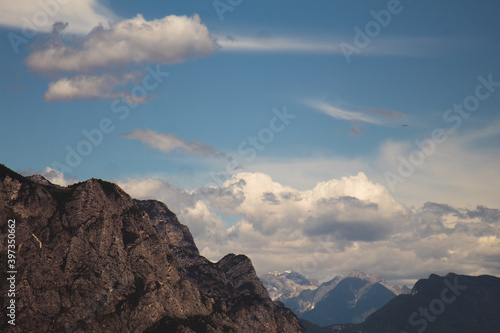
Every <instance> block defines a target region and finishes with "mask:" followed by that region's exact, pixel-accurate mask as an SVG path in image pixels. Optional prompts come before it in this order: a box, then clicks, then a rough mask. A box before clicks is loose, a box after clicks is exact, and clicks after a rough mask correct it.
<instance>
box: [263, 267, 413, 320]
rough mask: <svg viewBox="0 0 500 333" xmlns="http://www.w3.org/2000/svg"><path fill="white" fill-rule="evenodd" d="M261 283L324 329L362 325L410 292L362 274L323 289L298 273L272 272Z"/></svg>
mask: <svg viewBox="0 0 500 333" xmlns="http://www.w3.org/2000/svg"><path fill="white" fill-rule="evenodd" d="M290 276H291V277H293V278H290ZM261 280H262V281H263V283H264V285H265V287H266V288H267V289H268V290H269V291H270V295H271V297H274V298H273V299H275V300H279V301H281V302H283V303H284V304H285V305H286V306H287V307H289V308H290V309H292V310H293V311H294V312H295V313H296V314H297V315H298V316H299V317H300V318H302V319H306V320H308V321H310V322H311V323H312V324H316V325H320V326H326V325H331V324H341V323H356V322H361V321H363V320H364V319H365V318H366V317H367V316H368V315H369V314H371V313H372V312H374V311H376V310H377V309H379V308H380V307H382V306H383V305H385V304H386V303H387V302H388V301H389V300H390V299H392V298H393V297H394V296H396V294H397V293H398V292H400V291H405V289H408V288H407V287H406V286H403V287H401V288H399V287H390V286H388V285H387V283H386V282H385V280H384V279H383V278H382V277H380V276H376V275H371V274H366V273H363V272H359V271H352V272H351V273H349V274H348V275H347V276H336V277H335V278H333V279H332V280H330V281H327V282H325V283H322V284H321V285H320V286H317V285H316V286H315V285H314V284H313V283H311V282H310V281H309V280H308V279H307V278H305V277H304V276H302V275H300V274H299V273H296V272H284V273H277V272H275V273H269V274H265V275H263V276H261ZM408 291H409V289H408Z"/></svg>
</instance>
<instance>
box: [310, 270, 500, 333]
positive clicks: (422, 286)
mask: <svg viewBox="0 0 500 333" xmlns="http://www.w3.org/2000/svg"><path fill="white" fill-rule="evenodd" d="M499 314H500V278H498V277H494V276H490V275H481V276H467V275H457V274H454V273H449V274H447V275H446V276H438V275H435V274H431V275H430V276H429V278H428V279H421V280H419V281H418V282H417V283H416V284H415V286H414V287H413V289H412V291H411V294H410V295H399V296H396V297H394V298H393V299H392V300H391V301H389V303H387V304H386V305H385V306H384V307H382V308H381V309H379V310H378V311H376V312H374V313H373V314H371V315H370V316H369V317H368V318H367V319H366V320H365V321H364V322H363V323H360V324H357V325H352V324H350V325H334V326H331V327H326V328H318V327H311V328H312V329H311V330H310V331H309V332H310V333H313V332H318V333H324V332H325V333H326V332H332V333H333V332H335V333H379V332H383V333H417V332H418V333H423V332H425V333H442V332H453V333H471V332H481V333H498V332H500V316H499ZM304 325H309V323H306V322H304Z"/></svg>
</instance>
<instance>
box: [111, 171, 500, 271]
mask: <svg viewBox="0 0 500 333" xmlns="http://www.w3.org/2000/svg"><path fill="white" fill-rule="evenodd" d="M120 186H122V187H123V188H124V189H125V190H126V191H127V192H129V193H130V194H131V195H132V196H135V197H137V196H139V197H140V198H146V197H147V198H157V199H160V200H164V201H165V203H166V204H167V205H169V207H171V209H172V210H173V211H174V212H175V213H176V214H177V215H178V217H179V220H180V221H181V222H182V223H184V224H186V225H188V227H190V228H191V230H192V231H193V235H194V237H195V241H196V243H197V245H198V247H199V248H200V250H201V251H202V254H204V255H206V256H207V257H208V258H209V259H211V260H218V259H220V258H221V257H222V256H223V255H225V254H226V253H229V252H233V253H245V254H247V255H249V256H250V258H251V259H252V261H253V262H254V264H255V265H256V268H257V271H258V272H259V273H264V272H266V271H270V270H285V269H290V268H294V269H296V270H299V271H301V272H302V273H305V274H306V275H309V276H312V277H317V278H319V279H326V278H331V277H333V276H334V275H336V274H346V273H347V272H349V271H351V270H352V269H360V270H363V271H367V272H372V273H376V274H380V275H382V276H384V277H386V278H388V279H389V280H392V281H408V280H414V279H416V278H420V277H425V276H427V275H428V274H430V273H431V272H437V273H446V272H448V271H455V272H459V273H464V274H485V273H487V274H500V267H499V266H498V264H495V261H494V260H497V259H500V247H499V245H500V240H499V239H498V237H497V236H496V235H498V234H499V232H500V224H499V222H500V221H499V220H500V210H497V209H488V208H486V207H482V206H480V207H475V208H473V209H469V210H467V209H463V208H462V209H458V208H454V207H452V206H448V205H443V204H434V203H428V204H426V205H423V206H421V207H420V208H419V209H417V210H416V211H415V212H412V211H410V210H408V209H407V208H406V207H405V206H403V205H401V204H400V203H398V202H396V201H395V200H394V198H393V197H392V195H391V194H390V192H389V191H388V190H387V189H386V188H385V187H384V186H383V185H381V184H377V183H374V182H372V181H370V180H369V179H368V178H367V177H366V175H364V174H363V173H359V174H357V175H355V176H350V177H341V178H340V179H331V180H329V181H325V182H320V183H318V184H317V185H316V186H314V187H312V188H309V189H306V190H297V189H295V188H293V187H290V186H286V185H283V184H281V183H278V182H276V181H273V179H271V177H269V176H268V175H266V174H262V173H250V172H244V173H239V174H237V175H234V176H233V177H232V178H231V179H230V180H228V181H226V182H225V183H224V184H223V185H222V186H217V187H209V188H202V189H199V190H196V191H186V190H183V189H180V188H176V187H173V186H172V185H170V184H168V183H167V182H165V181H162V180H158V179H156V180H155V179H144V180H132V179H129V180H128V181H126V182H122V183H120ZM169 201H170V202H169ZM223 216H225V217H232V216H233V217H238V219H239V220H238V221H237V222H236V223H234V224H232V222H231V223H230V224H226V223H225V222H224V221H223V218H222V217H223Z"/></svg>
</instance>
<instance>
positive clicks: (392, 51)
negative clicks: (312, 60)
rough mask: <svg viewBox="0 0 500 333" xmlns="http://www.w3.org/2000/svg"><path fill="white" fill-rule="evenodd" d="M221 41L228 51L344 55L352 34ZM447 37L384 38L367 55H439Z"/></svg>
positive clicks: (231, 37)
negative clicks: (343, 43) (345, 44)
mask: <svg viewBox="0 0 500 333" xmlns="http://www.w3.org/2000/svg"><path fill="white" fill-rule="evenodd" d="M216 38H217V44H218V45H219V46H220V50H221V51H226V52H262V53H264V52H299V53H317V54H338V55H343V53H342V48H341V47H340V44H341V43H342V42H347V41H351V43H352V38H353V37H352V36H351V37H348V36H334V37H328V38H325V37H322V38H321V37H317V36H314V37H290V36H272V35H266V36H248V35H232V34H231V35H226V36H224V35H218V36H216ZM442 44H443V40H440V39H437V38H423V37H414V38H405V39H401V38H380V39H378V40H377V44H376V45H375V44H374V45H370V46H369V47H366V48H365V49H363V52H362V53H361V54H360V55H365V56H403V57H421V56H429V55H432V54H436V52H437V51H438V50H441V48H440V45H442Z"/></svg>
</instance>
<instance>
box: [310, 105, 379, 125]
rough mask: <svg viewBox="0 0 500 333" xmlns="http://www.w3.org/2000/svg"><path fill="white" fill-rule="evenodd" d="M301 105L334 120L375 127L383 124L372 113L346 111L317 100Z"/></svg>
mask: <svg viewBox="0 0 500 333" xmlns="http://www.w3.org/2000/svg"><path fill="white" fill-rule="evenodd" d="M303 104H304V105H305V106H308V107H310V108H313V109H315V110H317V111H320V112H322V113H324V114H326V115H328V116H330V117H332V118H335V119H341V120H349V121H355V122H363V123H370V124H375V125H383V124H384V122H383V121H382V120H381V119H380V117H376V114H375V113H373V112H372V113H371V114H370V113H363V112H358V111H346V110H342V109H340V108H337V107H334V106H331V105H330V104H328V103H325V102H322V101H318V100H306V101H304V102H303Z"/></svg>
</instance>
